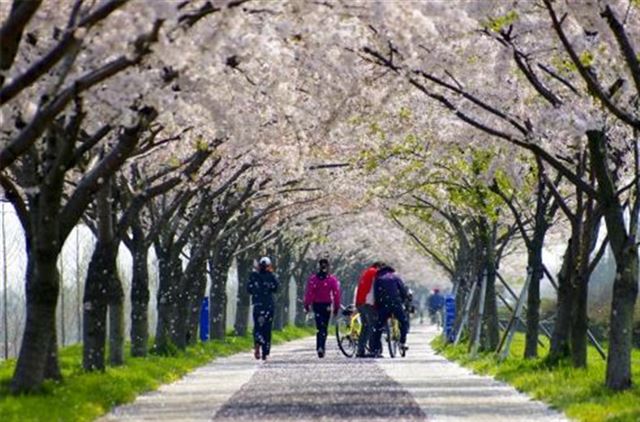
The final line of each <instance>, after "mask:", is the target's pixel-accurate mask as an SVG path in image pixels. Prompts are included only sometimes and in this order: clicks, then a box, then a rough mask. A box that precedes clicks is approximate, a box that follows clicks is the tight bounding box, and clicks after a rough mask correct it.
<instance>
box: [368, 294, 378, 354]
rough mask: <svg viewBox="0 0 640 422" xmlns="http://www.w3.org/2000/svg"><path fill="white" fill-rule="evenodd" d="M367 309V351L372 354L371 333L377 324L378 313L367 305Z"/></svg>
mask: <svg viewBox="0 0 640 422" xmlns="http://www.w3.org/2000/svg"><path fill="white" fill-rule="evenodd" d="M368 308H369V321H370V323H369V351H370V352H372V353H373V349H374V347H373V333H374V331H375V329H376V324H377V323H378V311H377V310H376V308H374V307H373V306H372V305H368Z"/></svg>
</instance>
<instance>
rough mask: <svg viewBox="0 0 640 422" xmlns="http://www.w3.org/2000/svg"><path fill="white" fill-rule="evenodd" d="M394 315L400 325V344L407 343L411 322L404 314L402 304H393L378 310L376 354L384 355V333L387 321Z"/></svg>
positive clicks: (375, 334)
mask: <svg viewBox="0 0 640 422" xmlns="http://www.w3.org/2000/svg"><path fill="white" fill-rule="evenodd" d="M391 315H393V316H394V317H395V318H396V319H397V320H398V322H399V323H400V343H402V344H405V343H406V342H407V333H408V332H409V320H408V319H407V314H406V313H405V312H404V309H403V307H402V303H399V302H398V303H391V304H388V305H385V306H381V307H380V308H378V320H377V321H376V328H375V330H374V331H373V350H374V353H382V331H384V327H385V325H386V323H387V320H388V319H389V318H390V317H391Z"/></svg>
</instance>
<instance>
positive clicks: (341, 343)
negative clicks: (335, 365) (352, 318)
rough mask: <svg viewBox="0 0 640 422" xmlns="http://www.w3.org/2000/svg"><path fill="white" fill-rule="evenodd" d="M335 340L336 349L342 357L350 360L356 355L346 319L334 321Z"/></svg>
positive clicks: (354, 343)
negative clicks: (336, 342)
mask: <svg viewBox="0 0 640 422" xmlns="http://www.w3.org/2000/svg"><path fill="white" fill-rule="evenodd" d="M336 340H337V341H338V348H339V349H340V351H341V352H342V354H343V355H345V356H346V357H348V358H351V357H353V356H354V355H355V354H356V346H357V343H356V339H354V338H353V336H352V334H351V326H350V323H349V319H348V318H345V317H340V318H338V319H337V320H336Z"/></svg>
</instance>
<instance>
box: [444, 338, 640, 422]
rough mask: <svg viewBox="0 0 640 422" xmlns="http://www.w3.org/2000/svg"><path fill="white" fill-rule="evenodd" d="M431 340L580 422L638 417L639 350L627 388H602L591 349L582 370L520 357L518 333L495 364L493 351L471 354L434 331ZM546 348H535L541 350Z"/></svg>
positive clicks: (600, 367)
mask: <svg viewBox="0 0 640 422" xmlns="http://www.w3.org/2000/svg"><path fill="white" fill-rule="evenodd" d="M432 345H433V347H434V349H436V350H437V351H438V352H439V353H441V354H442V355H443V356H445V357H447V358H448V359H450V360H455V361H457V362H459V363H460V364H462V365H464V366H466V367H468V368H470V369H472V370H473V371H474V372H476V373H481V374H489V375H493V376H494V377H495V378H496V379H499V380H502V381H505V382H508V383H509V384H512V385H513V386H514V387H516V388H517V389H518V390H520V391H523V392H526V393H527V394H529V395H530V396H531V397H533V398H536V399H538V400H542V401H544V402H547V403H549V404H550V405H551V406H552V407H554V408H556V409H560V410H562V411H563V412H565V414H566V415H567V416H568V417H569V418H571V419H574V420H578V421H584V422H596V421H597V422H599V421H610V422H613V421H615V422H623V421H624V422H626V421H629V422H631V421H633V422H637V421H640V351H638V350H635V351H634V353H633V361H632V362H633V363H632V368H633V379H634V381H635V385H634V387H633V388H632V389H630V390H629V391H625V392H623V393H615V392H612V391H611V390H608V389H607V388H605V387H604V377H605V362H604V361H603V360H602V358H601V357H600V355H598V354H597V352H596V351H595V349H594V348H592V347H590V348H589V352H588V367H587V369H575V368H573V367H571V364H570V363H568V362H566V363H561V364H560V365H558V366H556V367H548V366H547V365H546V364H545V362H544V360H543V359H534V360H524V359H523V358H522V355H523V353H524V336H523V335H521V334H518V335H516V337H515V339H514V342H513V346H512V348H511V356H510V357H509V358H508V359H507V360H505V361H504V362H502V363H498V361H497V359H496V358H495V356H494V354H493V353H490V354H484V355H482V354H481V355H478V356H477V357H476V358H475V359H472V358H471V357H469V355H468V354H467V345H464V344H459V345H458V346H455V347H454V346H446V347H445V345H444V344H443V342H442V339H441V337H440V336H438V338H436V339H435V340H434V341H433V342H432ZM546 350H548V349H547V348H546V347H545V349H544V350H542V351H541V354H542V355H545V354H546Z"/></svg>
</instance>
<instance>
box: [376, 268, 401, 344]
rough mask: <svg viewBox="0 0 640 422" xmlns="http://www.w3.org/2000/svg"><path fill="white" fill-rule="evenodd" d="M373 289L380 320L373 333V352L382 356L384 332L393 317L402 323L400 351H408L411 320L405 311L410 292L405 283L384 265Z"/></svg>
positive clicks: (391, 269)
mask: <svg viewBox="0 0 640 422" xmlns="http://www.w3.org/2000/svg"><path fill="white" fill-rule="evenodd" d="M373 289H374V299H375V307H376V309H377V311H378V319H377V321H376V325H375V330H374V332H373V351H374V353H375V355H376V357H380V356H382V341H381V338H382V331H383V330H384V326H385V324H386V323H387V320H388V319H389V318H390V317H391V315H393V316H394V317H395V318H396V319H397V320H398V322H399V323H400V349H401V350H402V351H405V350H407V346H406V344H407V333H408V331H409V320H408V317H407V314H406V313H405V310H404V304H405V302H406V300H407V298H408V292H407V288H406V286H405V285H404V282H403V281H402V279H401V278H400V277H399V276H398V275H397V274H396V272H395V270H394V269H393V268H392V267H390V266H388V265H384V266H382V267H381V268H380V269H379V270H378V274H377V275H376V279H375V281H374V283H373Z"/></svg>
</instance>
